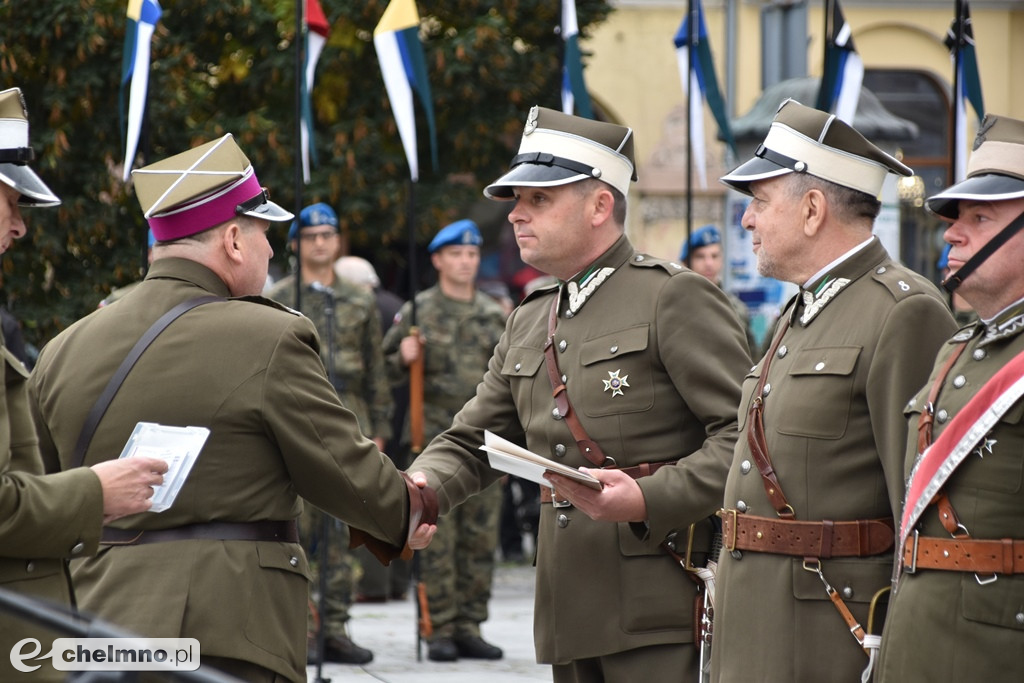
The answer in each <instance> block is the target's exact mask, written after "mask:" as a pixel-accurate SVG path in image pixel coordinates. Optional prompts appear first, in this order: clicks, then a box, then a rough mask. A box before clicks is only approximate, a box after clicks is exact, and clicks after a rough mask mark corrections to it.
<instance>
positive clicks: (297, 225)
mask: <svg viewBox="0 0 1024 683" xmlns="http://www.w3.org/2000/svg"><path fill="white" fill-rule="evenodd" d="M288 237H289V242H290V244H291V247H292V250H293V251H298V252H299V257H300V259H301V264H300V265H301V268H300V273H301V275H302V281H303V288H302V296H301V301H302V303H301V307H302V312H303V313H304V314H305V315H306V317H308V318H309V319H310V320H312V321H313V324H314V325H315V326H316V330H317V333H318V334H319V335H320V351H321V354H320V355H321V358H322V359H323V362H324V367H325V368H327V372H328V376H330V378H331V382H332V383H333V384H334V387H335V388H336V389H337V390H338V396H340V397H341V402H342V403H343V404H344V405H345V407H346V408H348V409H349V410H351V411H352V412H353V413H355V415H356V418H357V419H358V420H359V428H360V429H361V430H362V432H363V434H365V435H366V436H368V437H370V438H371V439H373V441H374V443H376V444H377V447H378V448H381V449H383V448H384V443H385V441H387V439H388V438H390V435H391V423H390V419H391V393H390V391H389V389H388V384H387V378H386V376H385V372H386V371H385V367H384V355H383V354H382V353H381V347H380V345H381V332H380V320H379V319H378V317H377V304H376V301H375V300H374V298H373V296H372V295H371V294H369V293H368V292H366V291H364V290H363V289H361V288H360V287H357V286H356V285H354V284H353V283H351V282H348V281H347V280H343V279H341V278H340V277H337V275H336V274H335V272H334V261H335V259H336V258H337V256H338V245H339V234H338V217H337V215H336V214H335V213H334V210H333V209H332V208H331V207H330V206H328V205H327V204H322V203H321V204H313V205H312V206H307V207H306V208H305V209H303V210H302V212H301V213H300V214H299V219H298V220H297V221H296V222H294V223H292V227H291V229H290V231H289V233H288ZM298 240H301V241H302V245H301V249H297V247H298V244H297V241H298ZM296 279H297V278H296V276H295V275H289V276H288V277H285V278H282V279H281V280H280V281H279V282H276V283H274V285H273V286H272V287H271V288H270V289H269V290H267V292H266V295H267V296H268V297H269V298H271V299H274V300H275V301H279V302H281V303H283V304H285V305H293V304H294V303H295V286H296ZM314 283H316V284H314ZM328 313H331V314H332V316H333V320H334V328H333V329H331V330H328ZM328 342H330V344H331V346H332V348H333V357H328V355H327V354H328V353H329V350H328ZM322 514H323V513H322V512H321V511H319V510H317V509H316V508H313V507H309V506H307V507H306V508H305V511H304V513H303V516H302V532H303V533H302V535H303V538H304V543H305V547H306V551H307V552H308V553H309V556H310V558H311V559H313V560H314V561H315V562H316V561H317V558H318V556H319V553H318V545H319V540H320V537H321V535H322V532H323V530H324V524H325V523H326V525H327V527H326V528H327V529H328V535H327V550H328V580H327V596H326V601H325V606H326V608H327V613H326V614H321V615H319V616H320V619H321V620H322V621H323V624H324V628H325V632H326V643H325V647H324V659H325V660H326V661H330V662H341V663H345V664H365V663H367V662H369V661H371V660H372V659H373V653H372V652H370V650H367V649H366V648H363V647H359V646H358V645H356V644H355V643H354V642H353V641H352V639H351V637H350V636H349V634H348V627H347V624H348V621H349V607H350V606H351V604H352V598H353V594H354V592H355V584H356V581H357V576H358V569H359V564H358V562H357V561H356V558H355V557H354V555H353V553H352V552H350V551H349V549H348V543H349V534H348V529H347V528H345V525H343V524H341V523H340V522H338V521H337V520H333V519H328V520H324V519H322ZM362 562H363V564H364V565H368V567H367V568H368V570H369V571H373V567H372V566H369V565H370V563H373V565H377V566H380V563H378V562H376V561H375V560H374V559H373V557H372V556H370V555H363V556H362ZM318 569H319V567H318V564H317V565H315V570H318ZM314 573H315V572H314ZM313 585H314V586H317V585H318V582H317V581H316V580H315V579H314V582H313Z"/></svg>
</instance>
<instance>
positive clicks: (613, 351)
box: [608, 346, 619, 353]
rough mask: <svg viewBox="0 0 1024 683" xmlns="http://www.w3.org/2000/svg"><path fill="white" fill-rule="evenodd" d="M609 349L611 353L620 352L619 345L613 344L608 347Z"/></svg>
mask: <svg viewBox="0 0 1024 683" xmlns="http://www.w3.org/2000/svg"><path fill="white" fill-rule="evenodd" d="M608 351H609V352H610V353H618V352H619V347H618V346H613V347H611V348H610V349H608Z"/></svg>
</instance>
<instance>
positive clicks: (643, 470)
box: [540, 460, 676, 507]
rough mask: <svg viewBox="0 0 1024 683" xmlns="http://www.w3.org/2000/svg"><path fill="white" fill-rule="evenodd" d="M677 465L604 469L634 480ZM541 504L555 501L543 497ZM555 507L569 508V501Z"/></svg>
mask: <svg viewBox="0 0 1024 683" xmlns="http://www.w3.org/2000/svg"><path fill="white" fill-rule="evenodd" d="M675 464H676V461H675V460H668V461H666V462H642V463H640V464H639V465H632V466H631V467H604V468H602V469H608V470H618V471H620V472H622V473H624V474H627V475H629V476H630V477H632V478H633V479H642V478H643V477H649V476H651V475H652V474H654V473H655V472H657V471H658V470H660V469H661V468H662V467H666V466H668V465H675ZM549 490H551V491H554V489H549ZM540 502H541V503H542V504H543V503H552V502H554V501H553V500H552V497H551V496H550V495H549V496H544V495H541V497H540ZM559 502H562V501H559ZM555 507H569V506H568V501H566V505H556V506H555Z"/></svg>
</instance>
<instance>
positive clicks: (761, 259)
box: [711, 100, 955, 683]
mask: <svg viewBox="0 0 1024 683" xmlns="http://www.w3.org/2000/svg"><path fill="white" fill-rule="evenodd" d="M889 173H895V174H897V175H901V176H908V175H910V174H911V170H910V169H909V168H907V167H906V166H904V165H903V164H902V163H900V162H899V161H897V160H896V159H895V158H893V157H891V156H890V155H888V154H886V153H885V152H883V151H882V150H880V149H879V148H878V147H876V146H875V145H873V144H871V143H870V142H868V141H867V140H866V139H864V137H863V136H861V135H860V133H858V132H857V131H856V130H854V129H853V128H851V127H850V126H848V125H847V124H846V123H843V122H842V121H840V120H839V119H838V118H836V117H835V116H832V115H829V114H826V113H824V112H820V111H817V110H815V109H811V108H809V107H805V106H803V105H802V104H800V103H799V102H796V101H794V100H787V101H786V102H784V103H783V104H782V106H781V107H780V108H779V111H778V113H777V114H776V116H775V119H774V121H773V122H772V124H771V127H770V129H769V131H768V135H767V137H766V138H765V140H764V142H763V143H762V144H761V146H760V147H759V148H758V151H757V153H756V156H755V157H754V158H753V159H751V160H749V161H747V162H746V163H744V164H742V165H740V166H739V167H738V168H737V169H735V170H734V171H732V172H731V173H729V174H728V175H726V176H725V177H724V178H722V181H723V182H724V183H726V184H727V185H729V186H731V187H733V188H735V189H737V190H739V191H740V192H743V193H745V194H747V195H749V196H750V197H751V201H750V204H749V205H748V206H747V209H746V211H745V212H744V214H743V218H742V223H743V227H744V228H745V229H747V230H748V231H750V233H751V240H752V242H753V246H754V252H755V253H756V254H757V268H758V272H759V273H760V274H761V275H764V276H766V277H773V278H776V279H779V280H783V281H786V282H792V283H794V284H797V285H799V286H800V292H799V294H798V295H797V296H796V297H794V298H793V300H791V301H790V302H789V304H787V306H786V308H785V310H784V311H783V312H782V315H781V317H780V322H779V325H778V328H777V329H776V331H775V334H774V337H773V339H772V341H771V345H770V347H769V350H768V352H767V353H766V354H765V356H764V358H762V359H761V361H760V362H759V363H758V364H757V365H756V366H755V367H754V368H753V369H752V370H751V372H750V373H749V374H748V375H747V378H746V380H745V382H744V384H743V400H742V402H741V403H740V411H739V420H740V438H739V441H738V443H737V446H736V454H735V456H734V458H733V461H732V467H731V469H730V470H729V479H728V481H727V483H726V487H725V509H724V510H723V511H722V512H721V516H722V522H723V531H722V536H723V545H724V548H723V551H722V555H721V558H720V562H719V566H718V586H717V587H718V595H717V601H716V606H715V627H714V645H713V647H712V655H711V657H712V662H711V680H712V681H722V682H725V681H729V682H732V681H759V683H773V682H778V683H783V682H785V683H792V682H793V681H814V682H815V683H825V682H827V681H852V680H857V679H858V677H859V676H860V674H861V673H862V671H863V670H864V669H865V668H867V666H868V664H869V656H868V654H867V652H866V651H865V649H864V645H865V643H864V642H863V641H864V629H865V628H866V627H867V625H868V620H869V616H868V610H869V605H870V603H871V600H872V598H873V597H874V596H875V595H876V594H877V593H878V591H879V590H881V589H884V588H886V587H887V586H888V585H889V578H890V575H891V568H892V549H893V533H894V532H893V528H894V521H893V520H894V518H895V517H897V516H898V515H899V511H900V501H901V499H902V495H903V449H904V444H905V442H906V437H907V426H906V421H905V420H904V419H903V417H902V409H903V406H904V404H905V403H906V401H907V400H908V399H909V398H910V397H911V396H912V395H913V394H914V392H916V391H917V389H918V388H919V387H920V386H921V385H922V384H924V382H925V380H926V379H927V377H928V372H929V369H930V368H931V362H930V360H928V359H929V358H930V357H931V356H932V354H933V353H934V352H935V351H936V350H937V349H938V348H939V346H941V344H942V342H943V340H944V339H945V338H946V337H947V336H948V335H949V334H950V333H951V332H952V330H953V329H954V328H955V324H954V323H953V318H952V316H951V315H950V313H949V310H948V308H947V307H946V304H945V301H944V300H943V299H942V297H941V295H940V293H939V291H938V289H937V288H936V287H935V286H934V285H933V284H932V283H931V282H929V281H927V280H926V279H924V278H923V277H920V276H919V275H917V274H916V273H913V272H911V271H910V270H909V269H907V268H906V267H904V266H902V265H900V264H899V263H898V262H896V261H894V260H893V259H892V258H890V257H889V255H888V254H887V253H886V251H885V248H884V247H883V246H882V245H881V243H880V242H879V241H878V238H877V237H874V236H872V234H871V233H872V225H873V223H874V219H875V217H876V216H877V215H878V211H879V208H880V202H879V201H878V199H877V197H878V194H879V192H880V191H881V189H882V183H883V181H884V180H885V178H886V176H887V175H888V174H889ZM830 589H831V590H830ZM830 595H831V597H830ZM868 644H870V642H869V643H868ZM875 649H877V643H875Z"/></svg>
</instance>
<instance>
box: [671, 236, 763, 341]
mask: <svg viewBox="0 0 1024 683" xmlns="http://www.w3.org/2000/svg"><path fill="white" fill-rule="evenodd" d="M722 259H723V254H722V233H721V232H719V231H718V228H716V227H715V226H713V225H705V226H703V227H700V228H698V229H697V230H695V231H694V232H693V234H692V235H690V239H689V240H688V241H686V242H683V248H682V249H681V250H680V252H679V260H680V261H682V262H683V263H684V264H686V265H687V266H689V267H690V268H691V269H692V270H694V271H695V272H697V273H700V274H701V275H703V276H704V277H706V278H707V279H709V280H711V281H712V282H714V283H715V284H716V285H718V286H719V287H721V286H722V265H723V262H722ZM722 291H723V292H725V295H726V296H727V297H729V303H730V304H731V305H732V309H733V310H734V311H736V317H738V318H739V319H740V324H742V325H743V329H744V330H746V331H747V347H748V348H749V349H750V352H751V354H753V353H754V352H755V351H756V350H757V348H758V346H757V340H756V339H755V338H754V333H753V331H752V330H751V329H750V310H749V309H747V305H746V304H745V303H743V302H742V301H740V298H739V297H738V296H736V295H735V294H733V293H732V292H730V291H727V290H726V289H724V288H723V289H722Z"/></svg>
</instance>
